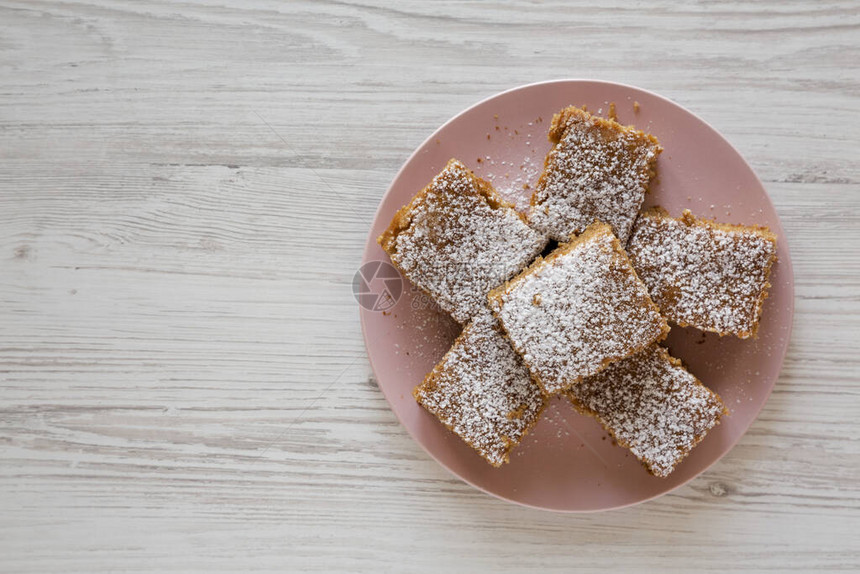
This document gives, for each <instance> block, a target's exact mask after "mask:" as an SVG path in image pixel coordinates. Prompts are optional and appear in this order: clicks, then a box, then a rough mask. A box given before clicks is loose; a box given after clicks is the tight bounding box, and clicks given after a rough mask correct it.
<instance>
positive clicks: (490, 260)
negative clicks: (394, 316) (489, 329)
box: [378, 159, 547, 324]
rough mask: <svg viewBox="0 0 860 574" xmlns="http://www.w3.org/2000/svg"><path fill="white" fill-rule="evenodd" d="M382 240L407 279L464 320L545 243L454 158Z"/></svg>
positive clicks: (404, 209)
mask: <svg viewBox="0 0 860 574" xmlns="http://www.w3.org/2000/svg"><path fill="white" fill-rule="evenodd" d="M378 241H379V244H380V245H381V246H382V248H383V249H384V250H385V251H386V253H388V255H389V256H390V257H391V261H392V262H393V263H394V265H395V266H396V267H397V268H398V269H400V271H401V273H403V275H404V276H405V277H406V278H407V279H409V280H410V281H411V282H412V283H413V284H415V285H416V286H417V287H419V288H420V289H422V290H424V291H425V292H426V293H427V294H428V295H430V296H431V297H432V298H433V299H434V300H435V301H436V302H437V303H438V304H439V305H440V306H441V307H442V308H443V309H444V310H445V311H447V312H449V313H450V314H451V315H452V316H453V317H454V319H455V320H457V321H458V322H460V323H463V324H465V323H467V322H468V321H469V319H471V318H472V317H473V316H475V314H476V313H478V312H479V311H480V310H482V309H485V308H486V306H487V293H489V291H490V289H492V288H494V287H497V286H498V285H500V284H502V283H503V282H504V281H506V280H507V279H510V278H511V277H513V276H514V275H515V274H516V273H518V272H519V271H520V270H521V269H522V268H523V267H525V266H526V265H527V264H528V263H529V262H530V261H531V260H532V259H534V258H535V256H537V255H538V254H539V253H540V252H541V250H542V249H543V248H544V246H545V245H546V243H547V239H546V238H545V237H544V236H543V235H542V234H541V233H538V232H537V231H534V230H533V229H531V228H530V227H529V226H528V225H526V222H525V218H524V216H523V215H522V214H520V213H518V212H517V211H515V210H514V209H513V207H512V206H511V205H510V204H508V203H506V202H505V201H504V200H502V199H501V198H500V197H499V195H498V194H497V193H496V191H495V190H494V189H493V187H492V186H491V185H490V184H489V183H488V182H486V181H484V180H482V179H480V178H478V177H476V176H475V174H473V173H472V172H471V171H469V170H468V169H467V168H466V166H464V165H463V164H462V163H460V162H459V161H457V160H456V159H452V160H451V161H449V162H448V165H447V166H445V169H443V170H442V172H441V173H439V174H438V175H437V176H436V177H434V178H433V181H431V182H430V184H429V185H428V186H427V187H425V188H424V189H423V190H421V192H419V193H418V194H417V195H416V196H415V197H414V198H413V199H412V201H411V202H410V203H409V204H408V205H406V206H404V207H402V208H401V209H400V210H399V211H398V212H397V213H396V214H395V216H394V219H393V220H392V222H391V225H389V227H388V229H386V230H385V232H384V233H383V234H382V235H380V236H379V239H378Z"/></svg>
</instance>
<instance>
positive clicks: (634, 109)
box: [633, 100, 639, 114]
mask: <svg viewBox="0 0 860 574" xmlns="http://www.w3.org/2000/svg"><path fill="white" fill-rule="evenodd" d="M633 111H634V112H636V113H637V114H638V113H639V102H637V101H636V100H633Z"/></svg>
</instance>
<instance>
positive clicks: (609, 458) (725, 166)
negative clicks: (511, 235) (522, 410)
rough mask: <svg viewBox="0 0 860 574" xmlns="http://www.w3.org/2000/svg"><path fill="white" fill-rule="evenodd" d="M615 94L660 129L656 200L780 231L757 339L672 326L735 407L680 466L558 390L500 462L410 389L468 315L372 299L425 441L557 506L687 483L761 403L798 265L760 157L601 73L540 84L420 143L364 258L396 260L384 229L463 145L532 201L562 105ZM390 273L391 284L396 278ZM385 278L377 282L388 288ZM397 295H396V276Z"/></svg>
mask: <svg viewBox="0 0 860 574" xmlns="http://www.w3.org/2000/svg"><path fill="white" fill-rule="evenodd" d="M609 102H614V103H615V104H616V107H617V114H618V118H619V121H620V122H621V123H624V124H633V125H635V126H636V127H638V128H641V129H643V130H645V131H647V132H649V133H652V134H654V135H655V136H657V138H658V139H659V140H660V143H661V144H662V145H663V147H664V152H663V154H662V155H661V156H660V159H659V161H658V168H657V169H658V176H657V181H656V184H654V185H652V188H651V192H650V193H649V196H648V198H647V199H646V204H647V205H653V204H658V205H662V206H663V207H665V208H666V209H668V210H669V211H670V212H671V213H672V214H673V215H679V214H680V212H681V211H682V210H683V209H685V208H689V209H690V210H692V212H693V213H694V214H696V215H701V216H706V217H709V218H715V219H716V220H717V221H720V222H726V223H744V224H759V225H767V226H769V227H770V228H771V230H773V231H774V232H776V233H777V234H778V236H779V254H778V255H779V262H778V263H777V264H776V266H775V267H774V271H773V274H772V276H771V282H772V284H773V287H772V288H771V290H770V297H769V298H768V299H767V301H766V302H765V307H764V313H763V318H762V322H761V326H760V328H759V337H758V339H756V340H747V341H742V340H739V339H736V338H732V337H724V338H720V337H718V336H716V335H713V334H707V335H704V334H702V333H701V332H699V331H696V330H694V329H681V328H678V327H675V328H673V330H672V333H671V334H670V335H669V338H668V340H667V345H668V347H669V350H670V352H671V353H672V354H673V355H674V356H676V357H678V358H680V359H682V360H683V361H684V362H685V363H686V364H687V366H688V367H689V369H690V371H691V372H693V374H695V375H696V376H698V377H699V378H700V379H701V380H702V382H704V383H705V384H706V385H707V386H709V387H710V388H712V389H713V390H715V391H717V392H718V393H719V394H720V395H721V396H722V397H723V400H724V401H725V402H726V404H727V405H728V407H729V409H730V411H731V415H730V416H729V417H725V418H724V419H723V422H722V424H720V425H719V426H718V427H716V428H715V429H714V430H713V431H711V433H710V434H709V435H708V436H707V437H706V438H705V440H704V441H702V443H701V444H700V445H699V446H698V447H697V448H696V449H694V450H693V452H692V453H691V454H690V456H689V457H688V458H687V459H686V460H684V461H683V462H682V463H681V464H680V465H679V466H678V468H677V469H676V470H675V472H674V473H673V474H672V475H671V476H670V477H669V478H666V479H660V478H655V477H653V476H651V475H649V474H648V473H647V472H646V471H645V470H644V468H643V467H642V466H641V465H640V464H639V462H638V461H637V460H636V458H635V457H634V456H633V455H632V454H630V453H629V452H628V451H627V450H626V449H623V448H619V447H617V446H613V444H612V441H611V440H610V439H609V438H608V437H607V435H606V433H605V432H604V431H603V429H602V428H601V426H600V425H599V424H598V423H597V422H596V421H594V420H593V419H591V418H588V417H585V416H582V415H579V414H577V413H576V412H575V411H574V410H573V408H572V407H570V406H569V405H568V404H567V403H565V402H563V401H561V400H560V399H555V400H553V401H552V403H551V404H550V406H549V408H548V409H547V410H546V411H545V413H544V415H543V417H542V418H541V420H540V422H538V424H537V426H536V427H535V428H534V430H533V431H532V432H531V433H530V434H529V435H528V436H527V437H526V438H525V440H524V441H523V443H522V444H521V445H519V446H518V447H517V448H516V449H515V450H514V452H513V453H512V454H511V462H510V464H507V465H505V466H503V467H502V468H498V469H496V468H493V467H491V466H490V465H488V464H487V463H486V462H484V460H483V459H481V458H480V457H479V456H478V455H476V454H475V453H474V452H473V451H472V450H471V449H470V448H469V447H468V446H466V445H465V444H464V443H463V442H462V441H461V440H460V439H459V438H458V437H457V436H455V435H454V434H452V433H450V432H449V431H448V430H446V429H445V428H444V427H443V426H442V425H441V424H440V423H439V422H438V421H437V420H436V419H435V418H434V417H432V416H431V415H429V414H428V413H427V412H426V411H424V409H422V408H421V407H419V406H418V405H417V404H416V403H415V401H414V400H413V398H412V389H413V388H414V387H415V386H416V385H417V384H419V383H420V382H421V381H422V379H423V378H424V375H425V374H426V373H427V372H428V371H430V370H431V369H432V368H433V365H435V364H436V362H437V361H439V359H440V358H441V357H442V355H443V354H444V353H445V351H446V350H447V349H448V347H449V346H450V344H451V342H452V341H453V339H454V337H455V336H456V335H457V333H458V331H459V327H458V326H457V325H456V324H455V323H454V322H453V320H451V319H450V318H448V317H447V316H446V315H444V314H443V313H441V312H440V311H438V309H437V308H435V307H434V306H433V304H432V303H431V302H430V301H428V300H427V299H426V297H424V296H423V295H421V294H420V293H419V292H418V291H416V290H415V288H413V287H412V286H411V285H409V284H408V283H406V282H404V283H403V285H404V288H403V292H402V295H400V297H399V299H398V300H397V302H396V304H394V305H393V307H391V308H389V309H387V310H385V311H380V310H377V311H374V310H371V309H368V308H367V307H369V305H367V304H365V305H364V306H363V307H362V309H361V321H362V327H363V330H364V339H365V343H366V344H367V352H368V356H369V357H370V363H371V365H372V367H373V370H374V372H375V373H376V378H377V380H378V381H379V387H380V389H382V392H383V394H384V395H385V398H386V399H388V402H389V403H390V404H391V408H392V409H393V410H394V413H395V414H396V415H397V418H398V419H400V422H401V423H403V426H405V427H406V430H407V431H409V433H410V434H411V435H412V436H413V437H414V438H415V440H416V441H418V443H419V444H420V445H421V446H422V447H424V449H425V450H426V451H427V452H428V453H429V454H430V455H431V456H432V457H433V458H435V459H436V460H437V461H438V462H439V463H440V464H441V465H442V466H444V467H445V468H447V469H448V470H450V471H451V472H453V473H454V474H455V475H457V476H458V477H460V478H461V479H463V480H464V481H466V482H468V483H469V484H471V485H473V486H475V487H477V488H480V489H481V490H483V491H485V492H488V493H490V494H492V495H494V496H498V497H499V498H502V499H505V500H510V501H512V502H516V503H519V504H524V505H527V506H533V507H537V508H544V509H549V510H556V511H568V512H588V511H598V510H608V509H612V508H619V507H622V506H627V505H631V504H636V503H638V502H643V501H645V500H649V499H651V498H654V497H656V496H659V495H661V494H664V493H666V492H669V491H670V490H672V489H674V488H677V487H679V486H681V485H682V484H684V483H686V482H688V481H689V480H691V479H693V478H694V477H696V476H698V475H699V474H700V473H702V472H703V471H704V470H705V469H707V468H708V467H709V466H711V465H712V464H714V463H715V462H716V461H717V460H719V459H720V457H722V456H723V455H724V454H726V453H727V452H728V451H729V450H730V449H731V448H732V446H734V445H735V443H737V442H738V440H739V439H740V438H741V436H742V435H743V434H744V432H746V430H747V429H748V428H749V426H750V425H751V424H752V422H753V420H754V419H755V418H756V416H757V415H758V413H759V411H760V410H761V409H762V407H763V406H764V403H765V401H766V400H767V398H768V396H769V395H770V393H771V390H772V389H773V385H774V383H775V382H776V380H777V376H778V374H779V370H780V367H781V366H782V361H783V358H784V356H785V352H786V349H787V347H788V341H789V337H790V334H791V325H792V316H793V314H794V277H793V274H792V270H791V257H790V255H789V252H788V244H787V242H786V238H785V233H784V232H783V229H782V225H780V221H779V218H778V217H777V214H776V211H775V210H774V208H773V205H772V204H771V202H770V199H769V198H768V196H767V193H766V192H765V190H764V187H763V186H762V184H761V182H760V181H759V180H758V178H757V177H756V175H755V174H754V173H753V171H752V169H750V166H749V165H747V163H746V162H745V161H744V160H743V158H742V157H741V156H740V154H739V153H738V152H737V151H736V150H735V149H734V148H733V147H732V146H731V145H730V144H729V143H728V142H727V141H726V140H725V139H723V137H722V136H720V134H719V133H717V132H716V131H715V130H714V129H713V128H712V127H710V126H709V125H708V124H706V123H705V122H704V121H702V120H701V119H699V118H698V117H696V116H695V115H693V114H692V113H690V112H688V111H687V110H685V109H684V108H682V107H681V106H679V105H678V104H675V103H673V102H671V101H669V100H667V99H665V98H663V97H660V96H658V95H656V94H652V93H650V92H647V91H644V90H640V89H638V88H634V87H631V86H625V85H621V84H614V83H610V82H599V81H590V80H559V81H552V82H543V83H539V84H531V85H528V86H523V87H520V88H515V89H513V90H510V91H507V92H503V93H501V94H498V95H496V96H493V97H491V98H489V99H487V100H484V101H482V102H480V103H478V104H476V105H474V106H472V107H471V108H469V109H468V110H466V111H464V112H463V113H461V114H459V115H458V116H456V117H455V118H453V119H452V120H450V121H449V122H448V123H446V124H445V125H443V126H442V127H441V128H439V129H438V130H437V131H436V133H434V134H433V135H431V136H430V137H429V138H428V139H427V140H426V141H425V142H424V143H423V144H422V145H421V147H419V148H418V149H417V150H416V151H415V153H414V154H412V157H410V158H409V160H408V161H407V162H406V164H405V165H404V166H403V168H402V169H401V170H400V173H398V174H397V177H395V178H394V181H393V182H392V184H391V187H390V188H389V189H388V192H387V193H386V194H385V197H384V198H383V199H382V203H380V205H379V209H378V210H377V212H376V218H375V220H374V222H373V227H372V228H371V230H370V235H369V236H368V239H367V247H366V249H365V252H364V263H368V262H372V261H388V257H387V256H386V254H385V253H384V252H383V251H382V249H380V247H379V246H378V245H377V243H376V237H377V236H378V235H379V234H380V233H381V232H382V231H383V230H384V229H385V228H386V227H387V226H388V224H389V222H390V221H391V218H392V216H393V215H394V212H395V211H396V210H397V209H398V208H400V207H401V206H402V205H404V204H406V203H407V202H408V201H409V200H410V198H411V197H412V196H413V195H414V194H415V193H416V192H418V191H419V190H420V189H421V188H422V187H424V186H425V185H426V184H427V183H428V182H429V181H430V179H431V178H432V177H433V176H434V175H435V174H436V173H437V172H439V171H440V170H441V169H442V167H443V166H444V165H445V163H446V162H447V161H448V159H450V158H452V157H456V158H458V159H460V160H461V161H463V162H464V163H465V164H466V165H467V166H469V167H470V168H472V169H473V170H474V171H475V172H476V173H477V174H478V175H479V176H481V177H484V178H486V179H488V180H490V181H492V182H493V183H494V185H495V186H496V188H497V189H498V190H499V191H500V192H501V193H502V194H505V195H507V196H508V197H509V198H511V199H514V200H519V201H520V205H522V200H523V199H525V201H526V202H527V196H526V195H524V194H525V193H527V192H526V191H524V189H523V186H524V185H529V186H533V185H534V183H535V182H536V180H537V178H538V176H539V175H540V171H541V168H542V166H543V158H544V156H545V154H546V152H547V151H548V150H549V142H548V141H547V137H546V134H547V131H548V130H549V124H550V121H551V119H552V116H553V114H554V113H555V112H556V111H558V110H560V109H561V108H563V107H565V106H568V105H571V104H576V105H583V104H585V105H587V106H588V109H589V110H590V111H592V112H593V113H594V112H596V113H598V114H600V113H603V114H604V115H605V114H606V113H607V111H608V107H609ZM634 102H638V107H639V109H638V111H636V110H634ZM365 269H367V268H365ZM373 270H374V269H370V271H373ZM377 276H379V273H377ZM380 280H381V281H382V283H381V284H382V285H385V284H386V281H388V283H389V286H390V281H391V280H390V279H389V280H386V279H385V278H384V276H383V277H382V278H381V279H380ZM380 280H375V281H376V283H371V286H370V289H371V290H373V289H379V288H380V287H379V286H378V285H377V284H379V281H380ZM394 280H395V281H397V279H396V278H395V279H394ZM373 285H377V286H376V287H374V286H373ZM392 295H393V296H395V297H396V296H397V295H398V293H397V290H396V286H395V288H393V289H392ZM381 307H386V305H384V304H383V305H381ZM440 496H441V495H440Z"/></svg>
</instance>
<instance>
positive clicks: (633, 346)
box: [490, 224, 669, 394]
mask: <svg viewBox="0 0 860 574" xmlns="http://www.w3.org/2000/svg"><path fill="white" fill-rule="evenodd" d="M490 306H491V308H492V310H493V312H494V313H495V314H496V316H497V317H498V318H499V320H500V322H501V324H502V326H503V327H504V329H505V331H506V332H507V334H508V336H509V337H510V339H511V341H512V342H513V345H514V347H515V348H516V349H517V351H518V352H519V353H520V355H522V357H523V359H524V360H525V362H526V364H527V365H528V366H529V368H530V369H531V371H532V373H533V374H534V375H535V377H536V379H537V380H538V382H539V383H540V384H541V386H542V387H543V389H544V391H545V392H546V393H548V394H551V393H555V392H558V391H561V390H563V389H565V388H567V387H569V386H570V385H572V384H574V383H577V382H579V381H580V380H581V379H582V378H584V377H587V376H589V375H593V374H595V373H597V372H598V371H600V370H601V369H602V368H604V366H606V364H608V363H609V362H611V361H615V360H618V359H621V358H624V357H627V356H629V355H631V354H633V353H635V352H636V351H639V350H641V349H643V348H644V347H646V346H648V345H650V344H651V343H653V342H655V341H657V340H660V339H662V338H663V337H665V335H666V334H667V333H668V331H669V329H668V326H667V325H666V322H665V320H664V319H663V318H662V317H661V316H660V314H659V312H658V309H657V307H656V306H655V305H654V303H653V302H652V301H651V299H650V298H649V297H648V293H647V291H646V289H645V286H644V285H643V284H642V282H641V281H640V280H639V279H638V278H637V277H636V274H635V273H634V272H633V268H632V267H631V266H630V262H629V261H628V260H627V257H626V256H625V255H624V252H623V250H622V249H621V246H620V244H619V243H618V240H617V239H616V238H615V236H614V235H613V234H612V231H611V229H610V228H609V226H608V225H605V224H594V225H592V226H591V227H589V228H588V230H587V231H586V232H585V233H583V234H582V235H581V236H580V237H579V238H577V239H576V240H575V241H573V242H571V243H570V244H568V245H563V246H561V247H559V248H558V249H557V250H556V251H555V252H553V253H552V254H551V255H550V256H549V257H548V258H547V259H546V260H544V261H542V262H540V263H538V264H535V265H533V266H532V267H531V268H529V269H528V270H526V271H525V272H523V273H522V274H521V275H520V276H519V277H517V278H516V279H514V280H513V281H512V282H510V283H509V284H508V285H507V286H505V287H503V288H499V289H496V290H494V291H493V292H491V294H490Z"/></svg>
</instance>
